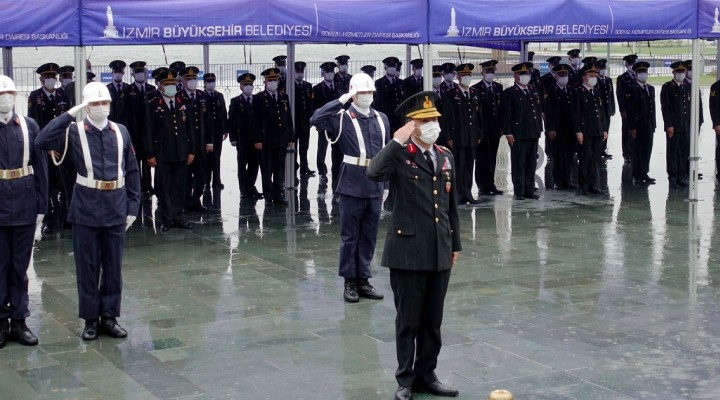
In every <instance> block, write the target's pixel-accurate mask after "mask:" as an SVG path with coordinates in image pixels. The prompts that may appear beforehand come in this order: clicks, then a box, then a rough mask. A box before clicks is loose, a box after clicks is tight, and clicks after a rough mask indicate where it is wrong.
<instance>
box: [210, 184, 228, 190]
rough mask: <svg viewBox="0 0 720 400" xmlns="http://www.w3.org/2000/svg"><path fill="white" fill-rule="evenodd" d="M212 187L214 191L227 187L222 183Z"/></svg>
mask: <svg viewBox="0 0 720 400" xmlns="http://www.w3.org/2000/svg"><path fill="white" fill-rule="evenodd" d="M212 187H213V189H220V190H223V189H225V185H223V184H222V183H218V184H216V185H213V186H212Z"/></svg>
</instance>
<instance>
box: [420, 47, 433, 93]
mask: <svg viewBox="0 0 720 400" xmlns="http://www.w3.org/2000/svg"><path fill="white" fill-rule="evenodd" d="M422 49H423V51H422V52H423V55H424V56H425V57H424V59H423V90H427V91H429V90H433V87H432V79H433V74H432V66H433V64H434V63H435V62H434V61H433V52H432V45H431V44H423V45H422Z"/></svg>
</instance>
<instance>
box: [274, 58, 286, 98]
mask: <svg viewBox="0 0 720 400" xmlns="http://www.w3.org/2000/svg"><path fill="white" fill-rule="evenodd" d="M273 61H275V68H277V69H278V71H280V78H279V80H278V82H279V83H278V90H279V91H280V92H281V93H285V88H286V87H287V56H275V57H273Z"/></svg>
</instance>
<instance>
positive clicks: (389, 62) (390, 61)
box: [383, 57, 400, 67]
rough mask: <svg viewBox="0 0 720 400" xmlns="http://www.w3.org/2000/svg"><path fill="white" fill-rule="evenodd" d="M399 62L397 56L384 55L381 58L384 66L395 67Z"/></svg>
mask: <svg viewBox="0 0 720 400" xmlns="http://www.w3.org/2000/svg"><path fill="white" fill-rule="evenodd" d="M399 62H400V60H399V59H398V58H397V57H385V59H384V60H383V64H385V66H386V67H395V66H397V64H398V63H399Z"/></svg>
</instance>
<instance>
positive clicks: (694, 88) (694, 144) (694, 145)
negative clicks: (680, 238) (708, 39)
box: [688, 39, 703, 201]
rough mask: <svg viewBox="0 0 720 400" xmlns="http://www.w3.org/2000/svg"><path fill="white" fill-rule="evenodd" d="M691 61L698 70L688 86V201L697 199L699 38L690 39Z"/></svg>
mask: <svg viewBox="0 0 720 400" xmlns="http://www.w3.org/2000/svg"><path fill="white" fill-rule="evenodd" d="M692 62H693V64H694V65H693V70H694V71H696V72H698V74H697V75H696V76H693V79H692V85H691V88H690V93H691V95H690V193H689V195H688V200H689V201H698V184H697V183H698V182H697V181H698V178H697V169H698V161H699V160H700V157H699V156H698V142H699V140H698V139H699V133H700V119H699V118H698V114H699V111H700V110H699V109H698V105H699V103H700V102H699V100H700V79H701V78H702V71H703V65H702V60H701V59H700V39H693V41H692Z"/></svg>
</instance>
